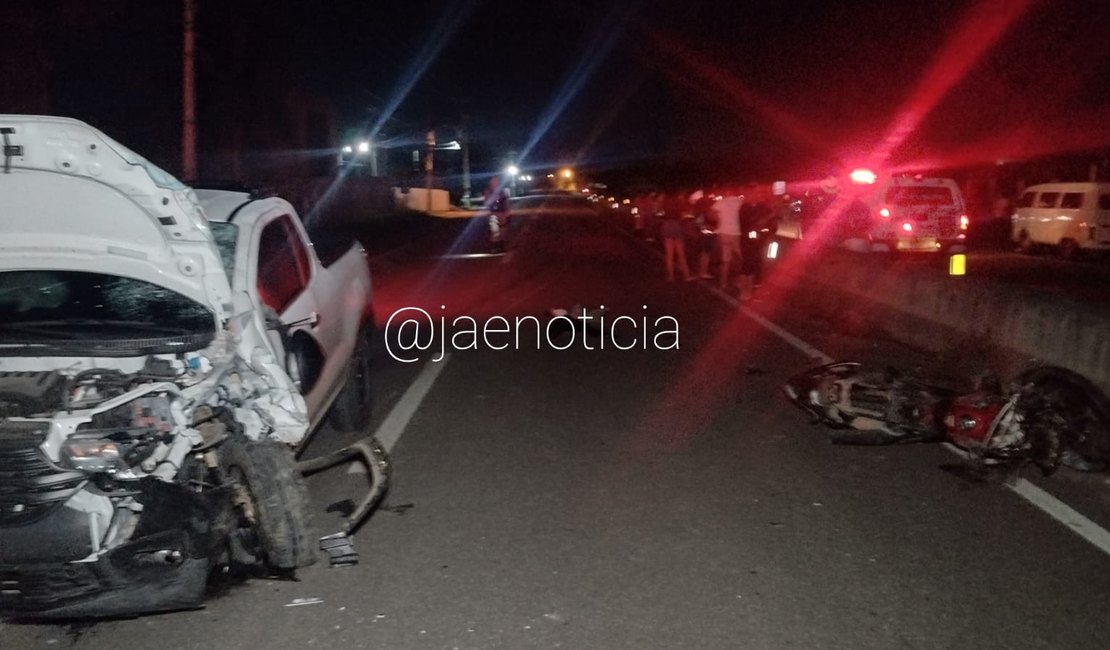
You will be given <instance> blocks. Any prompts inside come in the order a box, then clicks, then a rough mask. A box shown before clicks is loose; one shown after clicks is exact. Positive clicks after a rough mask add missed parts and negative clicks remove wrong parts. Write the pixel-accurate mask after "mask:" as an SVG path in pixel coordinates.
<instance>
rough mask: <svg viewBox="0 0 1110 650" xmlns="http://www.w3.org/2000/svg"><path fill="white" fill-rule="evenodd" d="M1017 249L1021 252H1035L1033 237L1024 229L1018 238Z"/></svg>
mask: <svg viewBox="0 0 1110 650" xmlns="http://www.w3.org/2000/svg"><path fill="white" fill-rule="evenodd" d="M1017 250H1018V252H1019V253H1026V254H1029V253H1032V252H1033V238H1032V237H1030V236H1029V233H1028V232H1026V231H1024V230H1022V231H1021V233H1020V234H1019V235H1018V238H1017Z"/></svg>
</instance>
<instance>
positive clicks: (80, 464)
mask: <svg viewBox="0 0 1110 650" xmlns="http://www.w3.org/2000/svg"><path fill="white" fill-rule="evenodd" d="M62 458H63V459H64V460H65V461H66V463H67V464H68V465H69V466H70V467H72V468H73V469H79V470H83V471H86V472H114V471H116V470H118V469H120V468H121V467H123V459H122V454H121V452H120V448H119V445H118V444H116V443H115V442H113V441H111V440H102V439H96V438H76V439H71V440H67V441H66V442H65V444H63V445H62Z"/></svg>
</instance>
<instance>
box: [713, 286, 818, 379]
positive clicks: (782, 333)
mask: <svg viewBox="0 0 1110 650" xmlns="http://www.w3.org/2000/svg"><path fill="white" fill-rule="evenodd" d="M709 290H710V291H712V292H713V293H715V294H717V297H718V298H720V299H721V300H724V301H725V302H727V303H728V304H730V305H732V306H733V307H736V308H738V309H739V310H740V311H741V312H742V313H743V314H744V315H745V316H747V317H748V318H750V319H752V320H754V321H755V322H756V323H759V325H761V326H762V327H763V328H764V329H766V330H767V331H769V332H771V333H772V334H774V335H775V336H777V337H779V338H780V339H782V340H783V341H786V342H787V343H789V344H790V345H791V346H793V347H794V348H795V349H797V350H798V351H800V352H801V353H802V354H804V355H806V356H807V357H809V358H810V359H816V360H817V361H820V362H821V363H832V362H833V358H832V357H830V356H829V355H827V354H825V353H824V352H822V351H820V350H818V349H817V348H815V347H813V346H812V345H810V344H809V343H806V342H805V341H803V340H802V339H800V338H798V337H797V336H794V335H793V334H791V333H790V332H787V331H786V330H784V329H783V328H781V327H779V326H778V325H776V324H775V323H773V322H771V321H769V320H767V319H766V318H764V317H763V316H761V315H759V313H757V312H756V311H755V310H753V309H751V308H750V307H746V306H744V305H741V304H740V302H739V301H737V300H736V298H733V297H732V296H730V295H728V294H727V293H725V292H724V291H721V290H720V289H719V288H717V287H710V288H709Z"/></svg>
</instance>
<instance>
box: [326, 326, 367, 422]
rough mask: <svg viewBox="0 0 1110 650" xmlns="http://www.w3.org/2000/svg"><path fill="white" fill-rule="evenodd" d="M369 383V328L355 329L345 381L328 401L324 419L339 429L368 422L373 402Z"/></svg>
mask: <svg viewBox="0 0 1110 650" xmlns="http://www.w3.org/2000/svg"><path fill="white" fill-rule="evenodd" d="M372 392H373V389H372V387H371V385H370V332H369V331H363V332H360V333H359V337H358V342H357V343H356V345H355V351H354V354H353V356H352V358H351V365H350V368H349V369H348V371H347V381H346V382H345V383H344V384H343V388H342V389H340V392H339V395H338V396H336V398H335V402H334V403H332V406H331V412H330V413H329V414H328V420H329V421H330V422H331V425H332V426H333V427H335V428H336V429H339V430H340V431H358V430H362V429H365V428H366V427H367V426H368V425H369V424H370V414H371V409H372V406H373V395H372Z"/></svg>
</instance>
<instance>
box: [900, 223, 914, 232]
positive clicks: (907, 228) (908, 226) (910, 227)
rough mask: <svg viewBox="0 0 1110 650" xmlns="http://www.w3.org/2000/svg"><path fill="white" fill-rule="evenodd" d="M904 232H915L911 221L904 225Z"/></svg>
mask: <svg viewBox="0 0 1110 650" xmlns="http://www.w3.org/2000/svg"><path fill="white" fill-rule="evenodd" d="M902 231H903V232H913V224H912V223H910V222H909V221H907V222H905V223H903V224H902Z"/></svg>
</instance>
